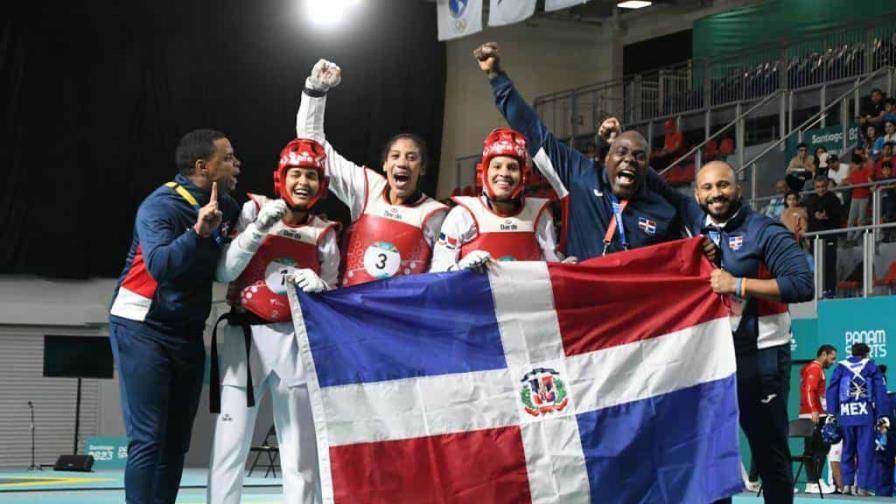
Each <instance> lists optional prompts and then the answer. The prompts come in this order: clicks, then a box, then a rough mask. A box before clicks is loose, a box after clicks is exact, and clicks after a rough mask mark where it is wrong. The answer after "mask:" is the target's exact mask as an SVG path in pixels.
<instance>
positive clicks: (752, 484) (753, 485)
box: [744, 481, 762, 493]
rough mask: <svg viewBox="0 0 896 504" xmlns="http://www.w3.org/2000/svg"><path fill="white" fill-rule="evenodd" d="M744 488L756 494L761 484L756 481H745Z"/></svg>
mask: <svg viewBox="0 0 896 504" xmlns="http://www.w3.org/2000/svg"><path fill="white" fill-rule="evenodd" d="M744 486H745V487H746V488H747V491H748V492H753V493H755V492H758V491H759V489H760V488H762V484H760V483H759V482H758V481H746V482H744Z"/></svg>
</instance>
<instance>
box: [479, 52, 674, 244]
mask: <svg viewBox="0 0 896 504" xmlns="http://www.w3.org/2000/svg"><path fill="white" fill-rule="evenodd" d="M474 55H475V57H476V58H477V59H478V60H479V67H480V69H481V70H482V71H483V72H485V73H486V74H487V75H488V78H489V81H490V82H491V86H492V92H493V93H494V96H495V104H496V105H497V106H498V109H499V110H500V111H501V114H503V116H504V118H505V119H506V120H507V122H508V123H509V124H510V127H511V128H513V129H515V130H517V131H519V132H521V133H523V134H524V135H525V136H526V139H527V140H528V147H529V154H530V155H531V156H532V160H533V162H534V163H535V165H536V166H537V167H538V170H539V171H540V172H541V173H542V175H544V177H545V178H547V179H548V181H549V182H550V183H551V186H552V187H553V188H554V190H555V191H556V192H557V196H559V197H560V200H561V203H562V205H563V219H564V223H563V226H562V228H563V235H562V236H561V240H560V241H561V246H563V247H564V248H565V252H566V253H567V255H570V256H575V257H577V258H579V260H583V259H588V258H590V257H594V256H600V255H604V254H606V253H610V252H617V251H620V250H625V249H629V248H637V247H643V246H646V245H654V244H657V243H662V242H665V241H669V240H675V239H678V238H681V237H682V230H683V222H682V220H681V219H680V218H679V214H678V209H677V207H676V206H675V205H673V204H672V203H670V202H669V197H668V196H666V195H665V194H667V193H668V192H669V191H666V189H668V187H667V186H665V184H664V183H663V181H662V179H660V177H659V176H658V175H657V174H656V173H655V172H654V171H653V170H651V169H649V168H648V156H649V147H648V144H647V141H646V140H645V139H644V137H643V136H641V134H640V133H638V132H636V131H627V132H624V133H622V134H620V135H619V136H617V137H616V138H615V139H614V140H613V142H612V144H611V147H610V151H609V153H608V155H607V157H606V166H603V165H600V164H598V163H595V162H594V161H593V160H592V159H590V158H588V157H586V156H585V155H584V154H582V153H580V152H578V151H577V150H575V149H573V148H572V147H570V146H568V145H566V144H564V143H561V142H559V141H558V140H557V139H556V138H554V136H553V135H552V134H551V133H550V132H549V131H548V130H547V128H545V126H544V124H542V122H541V120H540V119H539V117H538V114H537V113H536V112H535V111H534V110H533V109H532V107H530V106H529V104H527V103H526V101H525V100H524V99H523V98H522V96H520V94H519V93H518V92H517V91H516V89H515V88H514V86H513V82H512V81H511V80H510V79H509V78H508V77H507V75H506V74H505V73H504V72H503V71H501V68H500V65H499V63H500V57H499V54H498V48H497V45H496V44H494V43H493V42H489V43H487V44H484V45H482V46H481V47H479V48H478V49H477V50H476V51H475V52H474ZM670 191H671V190H670Z"/></svg>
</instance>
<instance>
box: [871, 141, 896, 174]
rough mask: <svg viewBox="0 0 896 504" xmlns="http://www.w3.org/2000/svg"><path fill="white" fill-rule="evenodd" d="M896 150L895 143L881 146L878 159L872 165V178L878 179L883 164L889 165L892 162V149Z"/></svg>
mask: <svg viewBox="0 0 896 504" xmlns="http://www.w3.org/2000/svg"><path fill="white" fill-rule="evenodd" d="M894 148H896V143H893V142H887V143H885V144H884V145H883V147H882V148H881V151H880V157H879V158H878V159H877V163H875V164H874V178H875V179H879V178H881V177H880V171H881V169H882V168H883V166H884V165H885V164H888V163H889V164H891V165H892V161H893V149H894Z"/></svg>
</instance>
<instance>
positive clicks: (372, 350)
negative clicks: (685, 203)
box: [289, 238, 743, 504]
mask: <svg viewBox="0 0 896 504" xmlns="http://www.w3.org/2000/svg"><path fill="white" fill-rule="evenodd" d="M699 240H700V239H699V238H697V239H692V240H682V241H677V242H671V243H666V244H662V245H657V246H653V247H647V248H641V249H637V250H634V251H630V252H625V253H617V254H612V255H609V256H606V257H602V258H599V259H595V260H590V261H587V262H584V263H582V264H578V265H566V264H557V263H551V264H549V263H544V262H505V263H499V265H497V266H496V267H495V268H494V269H493V270H492V271H491V272H489V273H487V274H486V273H476V272H473V271H463V272H452V273H438V274H426V275H415V276H404V277H399V278H396V279H392V280H386V281H379V282H372V283H368V284H364V285H360V286H356V287H352V288H346V289H338V290H335V291H333V292H330V293H326V294H322V295H307V294H304V293H302V292H300V291H297V290H295V289H290V291H289V295H290V298H291V302H292V306H293V322H294V324H295V329H296V335H297V337H298V341H299V347H300V353H301V356H302V360H303V364H304V366H305V369H306V370H307V371H308V376H309V378H308V386H309V390H310V395H311V404H312V411H313V414H314V424H315V428H316V436H317V443H318V456H319V462H320V468H321V483H322V489H323V498H324V502H352V503H355V502H362V503H364V502H370V503H381V502H389V503H423V502H434V503H508V504H511V503H512V504H519V503H527V502H537V503H564V504H566V503H579V502H601V503H629V502H651V503H669V504H681V503H688V504H699V503H708V502H712V501H715V500H717V499H719V498H722V497H725V496H729V495H732V494H734V493H737V492H738V491H739V490H740V489H741V488H742V486H743V485H742V481H741V473H740V454H739V452H738V430H737V429H738V427H737V399H736V398H737V395H736V384H735V359H734V346H733V343H732V336H731V328H730V323H729V320H728V312H727V310H726V308H725V307H724V306H723V304H722V301H721V299H720V297H719V296H718V295H715V294H713V292H712V291H711V289H710V285H709V275H710V273H711V271H712V266H711V265H710V263H709V262H708V261H707V260H706V259H704V258H703V256H702V253H701V247H700V241H699Z"/></svg>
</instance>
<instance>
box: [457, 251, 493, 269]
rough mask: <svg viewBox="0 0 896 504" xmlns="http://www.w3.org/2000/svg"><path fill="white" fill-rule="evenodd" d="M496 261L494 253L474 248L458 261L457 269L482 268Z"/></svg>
mask: <svg viewBox="0 0 896 504" xmlns="http://www.w3.org/2000/svg"><path fill="white" fill-rule="evenodd" d="M492 261H494V259H492V255H491V254H489V253H488V252H486V251H485V250H474V251H472V252H470V253H469V254H467V255H465V256H463V257H462V258H461V259H460V262H458V263H457V269H475V270H477V271H479V270H481V269H482V268H483V267H484V266H485V265H486V264H488V263H490V262H492Z"/></svg>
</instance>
